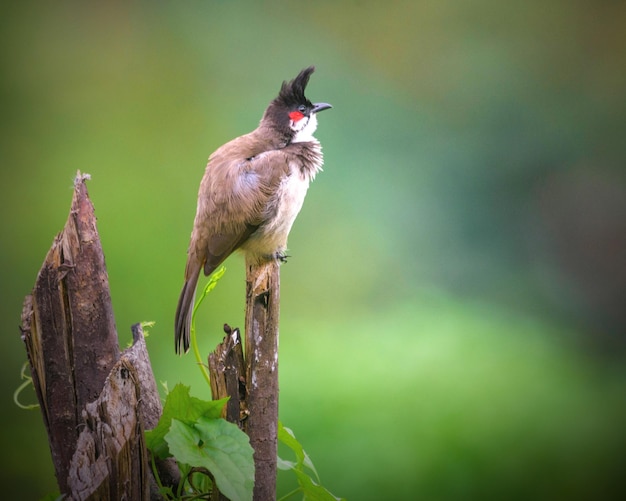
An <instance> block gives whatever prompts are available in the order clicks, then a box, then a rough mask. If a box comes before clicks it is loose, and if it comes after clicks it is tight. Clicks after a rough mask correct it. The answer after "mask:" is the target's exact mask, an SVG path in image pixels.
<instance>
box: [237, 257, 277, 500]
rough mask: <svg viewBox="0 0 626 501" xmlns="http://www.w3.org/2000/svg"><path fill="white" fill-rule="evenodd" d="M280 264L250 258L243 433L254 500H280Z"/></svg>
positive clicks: (248, 264) (248, 266) (247, 281)
mask: <svg viewBox="0 0 626 501" xmlns="http://www.w3.org/2000/svg"><path fill="white" fill-rule="evenodd" d="M279 270H280V268H279V263H278V261H276V260H272V261H269V262H264V263H261V264H257V263H252V262H246V381H247V386H246V390H247V404H248V409H249V410H250V414H249V416H248V418H247V419H246V421H245V431H246V433H247V434H248V436H249V437H250V445H251V446H252V448H253V449H254V465H255V481H254V499H255V501H267V500H268V499H276V462H277V459H276V458H277V446H278V317H279V298H280V291H279V284H280V274H279Z"/></svg>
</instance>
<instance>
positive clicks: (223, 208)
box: [175, 66, 331, 353]
mask: <svg viewBox="0 0 626 501" xmlns="http://www.w3.org/2000/svg"><path fill="white" fill-rule="evenodd" d="M314 70H315V67H314V66H310V67H309V68H306V69H304V70H302V71H301V72H300V74H299V75H298V76H297V77H296V78H294V79H293V80H291V81H290V82H283V84H282V86H281V89H280V92H279V94H278V97H277V98H276V99H274V100H273V101H272V102H271V103H270V104H269V106H268V107H267V109H266V110H265V113H264V114H263V118H262V119H261V122H260V124H259V126H258V127H257V128H256V129H255V130H254V131H252V132H250V133H249V134H245V135H243V136H240V137H238V138H236V139H233V140H232V141H230V142H228V143H226V144H225V145H223V146H221V147H220V148H218V149H217V150H216V151H215V152H214V153H213V154H212V155H211V156H210V157H209V163H208V164H207V166H206V171H205V173H204V177H203V178H202V181H201V183H200V190H199V191H198V208H197V211H196V218H195V221H194V223H193V231H192V232H191V241H190V243H189V249H188V251H187V254H188V257H187V266H186V268H185V284H184V285H183V290H182V292H181V294H180V299H179V300H178V308H177V309H176V322H175V331H176V338H175V342H176V352H177V353H180V352H181V351H183V350H184V351H185V352H187V351H188V350H189V335H190V329H191V314H192V311H193V305H194V299H195V293H196V284H197V283H198V276H199V275H200V270H201V269H204V274H205V275H207V276H208V275H210V274H211V273H212V272H213V271H214V270H215V269H216V268H217V267H218V266H219V265H220V264H221V263H222V262H223V261H224V260H225V259H226V258H227V257H228V256H229V255H230V254H232V253H233V252H234V251H235V250H237V249H240V250H242V251H243V252H245V254H246V259H248V260H250V261H252V262H257V263H261V262H263V261H264V260H272V259H279V260H281V261H283V260H284V259H285V257H286V256H285V250H286V248H287V236H288V235H289V231H290V230H291V226H292V225H293V222H294V220H295V218H296V216H297V215H298V212H300V208H301V207H302V203H303V201H304V196H305V195H306V192H307V189H308V187H309V182H310V181H311V180H313V179H314V178H315V174H317V173H318V172H319V171H320V170H321V169H322V163H323V158H322V148H321V146H320V143H319V141H318V140H317V139H315V138H314V137H313V132H315V129H316V127H317V117H316V114H317V113H318V112H319V111H322V110H326V109H328V108H331V105H330V104H328V103H315V104H313V103H311V101H309V100H308V99H307V98H306V97H305V95H304V90H305V88H306V86H307V83H308V82H309V77H310V76H311V73H313V71H314Z"/></svg>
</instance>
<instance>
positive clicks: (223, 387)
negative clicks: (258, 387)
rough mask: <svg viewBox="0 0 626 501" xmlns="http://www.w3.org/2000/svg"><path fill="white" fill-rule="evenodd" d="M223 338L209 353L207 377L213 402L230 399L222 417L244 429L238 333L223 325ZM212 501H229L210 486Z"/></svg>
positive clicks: (241, 363) (243, 376)
mask: <svg viewBox="0 0 626 501" xmlns="http://www.w3.org/2000/svg"><path fill="white" fill-rule="evenodd" d="M224 332H225V333H226V336H225V337H224V339H223V340H222V342H221V343H220V344H218V345H217V346H216V347H215V351H213V352H211V353H209V376H210V380H211V396H212V398H213V400H221V399H222V398H226V397H229V400H228V402H227V403H226V405H225V406H224V409H223V410H222V417H223V418H225V419H226V420H227V421H230V422H231V423H235V424H236V425H237V426H239V428H241V429H243V426H244V425H243V423H244V420H245V419H246V417H247V407H246V381H245V376H246V370H245V365H244V358H243V349H242V347H241V334H240V332H239V329H237V328H235V329H231V327H230V326H229V325H228V324H224ZM211 501H228V498H227V497H226V496H224V495H223V494H222V493H221V492H220V491H219V490H218V489H217V486H216V484H215V482H213V491H212V492H211Z"/></svg>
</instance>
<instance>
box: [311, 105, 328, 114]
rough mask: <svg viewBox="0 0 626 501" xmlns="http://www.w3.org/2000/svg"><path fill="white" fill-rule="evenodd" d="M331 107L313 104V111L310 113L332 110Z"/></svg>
mask: <svg viewBox="0 0 626 501" xmlns="http://www.w3.org/2000/svg"><path fill="white" fill-rule="evenodd" d="M332 107H333V106H332V105H331V104H328V103H315V104H314V105H313V109H312V110H311V113H317V112H318V111H322V110H327V109H328V108H332Z"/></svg>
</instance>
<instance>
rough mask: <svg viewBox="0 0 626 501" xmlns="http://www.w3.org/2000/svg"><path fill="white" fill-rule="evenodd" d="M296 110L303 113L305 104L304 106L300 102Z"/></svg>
mask: <svg viewBox="0 0 626 501" xmlns="http://www.w3.org/2000/svg"><path fill="white" fill-rule="evenodd" d="M298 111H299V112H300V113H304V112H305V111H306V106H304V105H303V104H301V105H300V106H298Z"/></svg>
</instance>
